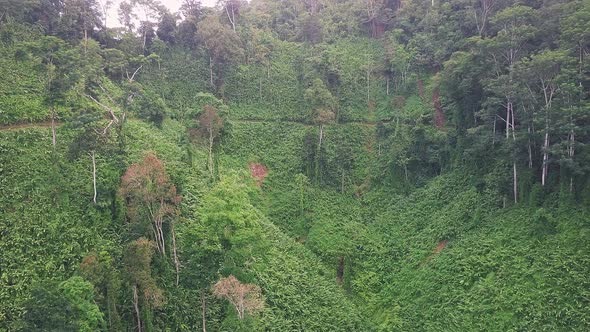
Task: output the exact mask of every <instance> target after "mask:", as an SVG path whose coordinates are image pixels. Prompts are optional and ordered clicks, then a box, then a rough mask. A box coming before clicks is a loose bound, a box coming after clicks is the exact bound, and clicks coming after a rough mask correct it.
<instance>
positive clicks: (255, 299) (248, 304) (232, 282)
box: [213, 275, 264, 319]
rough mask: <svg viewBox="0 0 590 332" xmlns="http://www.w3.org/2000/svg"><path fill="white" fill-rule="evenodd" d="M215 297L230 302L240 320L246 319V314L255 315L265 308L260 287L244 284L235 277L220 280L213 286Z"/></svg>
mask: <svg viewBox="0 0 590 332" xmlns="http://www.w3.org/2000/svg"><path fill="white" fill-rule="evenodd" d="M213 295H215V296H216V297H218V298H223V299H226V300H228V301H229V303H231V304H232V305H233V307H234V308H235V309H236V311H237V313H238V318H239V319H244V316H245V314H246V313H248V314H250V315H254V314H256V313H257V312H259V311H261V310H262V309H263V308H264V299H263V298H262V293H261V290H260V287H258V286H257V285H254V284H243V283H241V282H240V281H239V280H238V279H237V278H236V277H234V276H233V275H230V276H229V277H227V278H221V279H219V281H218V282H217V283H216V284H215V285H213Z"/></svg>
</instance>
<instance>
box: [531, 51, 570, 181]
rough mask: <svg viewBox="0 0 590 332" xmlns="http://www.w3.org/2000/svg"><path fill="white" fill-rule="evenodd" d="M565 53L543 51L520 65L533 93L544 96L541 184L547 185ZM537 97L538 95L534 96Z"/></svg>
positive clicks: (542, 103) (542, 106)
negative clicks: (555, 103)
mask: <svg viewBox="0 0 590 332" xmlns="http://www.w3.org/2000/svg"><path fill="white" fill-rule="evenodd" d="M565 59H566V57H565V54H564V53H563V52H560V51H543V52H541V53H539V54H534V55H533V56H531V58H530V60H529V59H524V60H523V61H522V63H520V64H519V65H520V66H521V68H519V69H520V70H521V75H522V76H523V77H522V78H523V79H524V80H525V82H526V83H525V85H526V86H527V89H528V90H529V91H530V93H531V94H535V95H536V94H540V95H541V96H542V99H541V100H542V102H541V108H542V110H543V113H544V121H543V122H544V124H543V127H544V133H543V145H542V148H541V150H542V153H543V161H542V165H541V185H542V186H545V182H546V180H547V175H548V172H549V163H550V161H549V150H550V130H551V126H552V109H553V104H554V99H555V98H556V97H557V94H558V92H559V81H558V79H559V74H560V72H561V70H562V68H563V66H564V62H565ZM533 98H534V99H536V96H533Z"/></svg>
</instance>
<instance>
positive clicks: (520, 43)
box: [479, 6, 537, 203]
mask: <svg viewBox="0 0 590 332" xmlns="http://www.w3.org/2000/svg"><path fill="white" fill-rule="evenodd" d="M535 19H536V12H535V10H534V9H532V8H530V7H526V6H513V7H510V8H507V9H504V10H502V11H500V12H498V13H497V14H496V15H494V17H492V19H491V22H492V24H493V27H494V28H495V29H496V30H497V33H496V35H495V36H494V37H493V38H487V39H483V40H481V41H480V43H479V44H480V45H481V46H483V48H484V49H485V52H486V53H487V54H488V55H489V57H490V60H491V61H490V62H491V64H492V65H493V68H494V71H493V73H494V76H493V77H491V78H489V79H488V80H487V84H486V89H487V90H488V91H490V92H491V93H492V94H495V95H496V96H500V98H499V99H496V103H495V104H496V105H497V104H499V105H502V107H503V108H504V109H505V116H504V117H502V116H500V115H498V114H493V122H494V133H495V130H496V120H497V118H499V119H501V120H502V121H503V122H504V123H505V125H506V126H505V135H506V139H507V140H508V139H509V138H510V137H512V141H513V144H514V142H515V141H516V134H515V131H516V124H517V121H516V112H515V108H516V95H515V92H516V91H517V87H516V80H515V78H514V74H515V65H516V63H517V62H518V60H519V59H521V58H523V57H524V56H525V55H526V53H527V50H528V49H529V48H530V46H529V45H528V42H529V41H530V40H531V39H532V38H533V37H534V36H535V34H536V32H537V29H536V28H535V27H534V26H533V22H534V20H535ZM491 100H492V99H490V101H491ZM492 112H493V113H495V110H493V111H492ZM513 154H514V153H513ZM512 159H513V162H512V180H513V181H512V184H513V186H512V187H513V188H512V189H513V190H512V191H513V196H514V202H515V203H517V202H518V175H517V163H516V159H515V156H513V158H512Z"/></svg>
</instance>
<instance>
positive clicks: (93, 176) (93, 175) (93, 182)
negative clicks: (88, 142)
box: [90, 151, 96, 204]
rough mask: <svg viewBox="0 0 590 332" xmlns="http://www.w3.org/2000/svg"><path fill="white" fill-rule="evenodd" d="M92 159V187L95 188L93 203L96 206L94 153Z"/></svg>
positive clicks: (91, 153)
mask: <svg viewBox="0 0 590 332" xmlns="http://www.w3.org/2000/svg"><path fill="white" fill-rule="evenodd" d="M90 157H91V158H92V186H93V188H94V196H93V197H92V202H93V203H94V204H96V159H95V157H94V151H92V152H90Z"/></svg>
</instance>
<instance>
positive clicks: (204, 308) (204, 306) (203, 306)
mask: <svg viewBox="0 0 590 332" xmlns="http://www.w3.org/2000/svg"><path fill="white" fill-rule="evenodd" d="M201 319H202V322H203V323H202V324H203V332H207V301H206V299H205V289H202V290H201Z"/></svg>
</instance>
